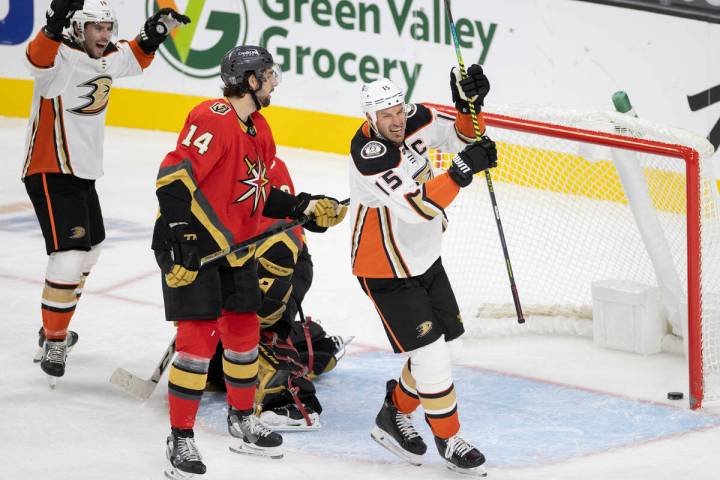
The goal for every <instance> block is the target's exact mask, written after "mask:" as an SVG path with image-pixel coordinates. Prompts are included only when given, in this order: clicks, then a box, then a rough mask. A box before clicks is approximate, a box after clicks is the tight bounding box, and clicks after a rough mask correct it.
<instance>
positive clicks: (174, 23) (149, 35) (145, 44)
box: [137, 8, 190, 55]
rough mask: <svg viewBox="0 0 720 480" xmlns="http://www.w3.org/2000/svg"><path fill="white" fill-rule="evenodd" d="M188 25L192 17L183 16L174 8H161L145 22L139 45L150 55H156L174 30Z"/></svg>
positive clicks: (139, 37) (139, 36)
mask: <svg viewBox="0 0 720 480" xmlns="http://www.w3.org/2000/svg"><path fill="white" fill-rule="evenodd" d="M188 23H190V17H187V16H185V15H182V14H180V13H178V12H176V11H175V10H173V9H172V8H161V9H160V10H158V12H157V13H156V14H155V15H153V16H152V17H150V18H148V19H147V20H145V25H143V27H142V29H141V30H140V35H138V37H137V42H138V45H140V48H142V49H143V51H144V52H145V53H147V54H148V55H149V54H151V53H154V52H155V51H156V50H157V49H158V48H160V45H161V44H162V43H163V42H164V41H165V39H166V38H167V37H168V35H169V34H170V32H171V31H172V30H173V29H175V28H177V27H179V26H180V25H187V24H188Z"/></svg>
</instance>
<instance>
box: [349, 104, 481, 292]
mask: <svg viewBox="0 0 720 480" xmlns="http://www.w3.org/2000/svg"><path fill="white" fill-rule="evenodd" d="M478 118H479V119H481V118H482V117H481V116H478ZM471 120H472V119H471V118H470V116H469V115H459V116H458V118H457V119H456V118H455V117H452V116H449V115H447V114H444V113H442V112H437V111H436V110H435V109H432V108H429V107H426V106H425V105H423V104H411V105H409V111H408V116H407V124H406V127H405V139H404V141H403V143H402V145H401V146H397V145H395V144H393V143H391V142H389V141H387V140H385V139H384V138H381V137H378V136H377V135H376V134H375V132H373V131H372V129H371V128H370V127H369V125H368V124H367V123H365V124H363V125H362V127H360V129H358V131H357V133H356V134H355V137H354V138H353V139H352V142H351V146H350V155H351V159H352V162H351V163H350V198H351V202H350V215H352V218H354V222H355V223H354V226H353V232H352V247H351V260H352V270H353V274H355V275H356V276H359V277H368V278H407V277H412V276H417V275H421V274H423V273H425V271H426V270H427V269H428V268H430V266H431V265H432V264H433V263H434V262H435V261H436V260H437V259H438V258H439V257H440V249H441V238H442V233H443V230H444V227H445V222H446V221H447V219H446V217H445V212H444V209H445V208H447V206H448V205H449V204H450V203H451V202H452V201H453V199H454V198H455V197H456V196H457V194H458V192H459V190H460V187H459V186H458V185H457V184H456V183H455V182H454V181H453V180H452V178H450V176H449V175H448V174H447V173H446V172H443V173H441V174H439V175H437V176H435V174H434V172H433V169H432V165H431V163H430V161H429V159H428V155H429V153H430V150H431V149H439V150H442V151H443V152H458V151H460V150H462V149H463V148H464V147H465V145H466V144H467V142H469V141H470V140H471V137H472V121H471ZM480 125H481V129H482V130H484V123H482V122H481V123H480Z"/></svg>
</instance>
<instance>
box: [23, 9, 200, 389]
mask: <svg viewBox="0 0 720 480" xmlns="http://www.w3.org/2000/svg"><path fill="white" fill-rule="evenodd" d="M45 17H46V20H47V22H46V25H45V27H44V28H43V29H42V30H41V31H39V32H38V34H37V35H36V36H35V38H34V39H33V40H32V41H31V42H30V43H29V44H28V47H27V59H28V63H29V67H30V72H31V74H32V76H33V77H34V78H35V88H34V91H33V101H32V111H31V114H30V122H29V125H28V135H27V141H26V155H25V163H24V166H23V171H22V179H23V181H24V183H25V188H26V190H27V193H28V195H29V196H30V200H31V201H32V203H33V207H34V208H35V214H36V215H37V218H38V222H39V223H40V228H41V230H42V233H43V236H44V237H45V248H46V251H47V254H48V255H49V257H48V265H47V271H46V275H45V288H44V290H43V293H42V302H41V313H42V323H43V328H42V329H41V330H40V344H41V347H43V352H42V354H41V355H40V356H39V358H38V360H40V367H41V368H42V370H43V371H44V372H45V373H47V374H48V375H49V376H50V379H51V385H54V381H55V377H62V376H63V375H64V373H65V362H66V358H67V349H68V346H72V344H74V343H75V342H76V341H77V334H75V333H74V332H70V334H68V326H69V324H70V320H71V318H72V316H73V313H74V311H75V307H76V305H77V302H78V299H79V298H80V294H81V292H82V289H83V285H84V283H85V279H86V278H87V276H88V274H89V272H90V269H91V268H92V267H93V265H95V263H96V262H97V259H98V255H99V254H100V245H101V243H102V241H103V240H104V239H105V228H104V225H103V217H102V213H101V211H100V203H99V200H98V196H97V193H96V191H95V180H97V179H98V178H100V177H101V176H102V174H103V168H102V155H103V135H104V132H103V130H104V125H105V112H106V107H107V105H108V101H109V95H110V88H111V86H112V82H113V80H114V79H116V78H120V77H124V76H129V75H139V74H140V73H142V71H143V69H145V68H147V66H148V65H150V62H152V59H153V56H154V52H155V51H156V50H157V49H158V47H159V46H160V44H161V43H162V42H163V41H164V40H165V39H166V38H167V36H168V34H169V33H170V31H171V30H172V29H173V28H175V27H177V26H179V25H181V24H186V23H189V22H190V19H189V18H188V17H186V16H184V15H180V14H179V13H177V12H176V11H175V10H172V9H169V8H166V9H162V10H160V11H159V12H158V13H156V14H155V15H153V16H152V17H150V18H148V19H147V20H146V22H145V24H144V26H143V27H142V30H141V32H140V34H139V35H138V36H137V37H136V38H135V39H133V40H131V41H129V42H127V41H120V42H118V43H113V41H112V39H113V37H114V35H115V34H116V33H117V18H116V16H115V12H114V11H113V8H112V6H111V5H110V3H109V2H108V1H106V0H53V1H52V2H51V3H50V8H49V9H48V10H47V13H46V15H45ZM67 27H69V31H68V32H67V34H63V30H64V29H65V28H67Z"/></svg>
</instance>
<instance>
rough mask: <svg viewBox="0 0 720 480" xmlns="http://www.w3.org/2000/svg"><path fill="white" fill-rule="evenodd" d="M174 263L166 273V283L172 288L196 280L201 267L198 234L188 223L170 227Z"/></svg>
mask: <svg viewBox="0 0 720 480" xmlns="http://www.w3.org/2000/svg"><path fill="white" fill-rule="evenodd" d="M170 245H171V247H172V258H173V265H172V267H171V268H170V271H169V272H168V273H167V274H165V283H167V285H168V287H170V288H177V287H184V286H186V285H190V284H191V283H192V282H194V281H195V277H197V273H198V270H199V269H200V256H199V255H198V250H197V234H195V232H193V231H191V230H190V227H189V225H188V224H187V223H184V222H182V223H176V224H173V225H172V226H171V228H170Z"/></svg>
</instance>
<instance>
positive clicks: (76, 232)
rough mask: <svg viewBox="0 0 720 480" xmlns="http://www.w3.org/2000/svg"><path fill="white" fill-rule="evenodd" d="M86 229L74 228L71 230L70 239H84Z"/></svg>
mask: <svg viewBox="0 0 720 480" xmlns="http://www.w3.org/2000/svg"><path fill="white" fill-rule="evenodd" d="M85 233H86V232H85V228H83V227H73V228H71V229H70V238H72V239H73V240H77V239H78V238H83V237H84V236H85Z"/></svg>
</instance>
